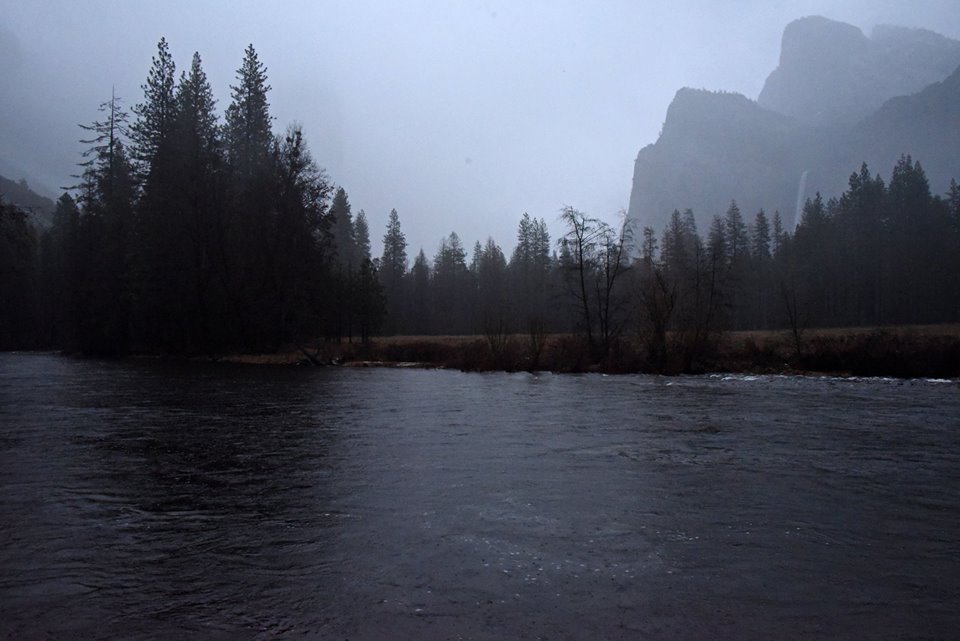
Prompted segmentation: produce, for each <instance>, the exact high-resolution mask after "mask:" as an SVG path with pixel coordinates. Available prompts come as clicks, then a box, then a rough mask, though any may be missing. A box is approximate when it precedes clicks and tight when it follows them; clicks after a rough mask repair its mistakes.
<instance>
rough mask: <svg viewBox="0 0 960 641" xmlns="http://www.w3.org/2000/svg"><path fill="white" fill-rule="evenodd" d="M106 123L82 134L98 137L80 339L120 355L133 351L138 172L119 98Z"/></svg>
mask: <svg viewBox="0 0 960 641" xmlns="http://www.w3.org/2000/svg"><path fill="white" fill-rule="evenodd" d="M100 111H101V112H102V113H105V114H106V118H105V119H104V120H99V121H95V122H94V123H93V124H91V125H86V126H82V127H81V128H82V129H83V130H84V131H86V132H90V133H92V134H93V137H92V138H89V139H86V140H82V141H81V142H82V143H84V144H88V145H90V147H89V148H88V149H87V150H86V151H85V152H84V154H83V155H84V157H85V158H87V160H85V161H84V162H82V163H81V166H82V167H83V168H84V171H83V175H82V183H81V185H80V187H79V189H80V197H79V201H80V204H81V206H82V216H81V218H80V229H79V243H78V245H79V249H78V261H77V262H78V265H79V266H80V274H78V285H77V287H78V291H77V300H78V309H77V316H76V321H77V326H76V329H75V333H76V336H77V341H78V345H79V348H80V349H81V350H82V351H83V352H84V353H88V354H120V353H124V352H126V351H127V350H128V349H129V346H130V323H131V302H132V298H133V289H134V288H133V286H132V282H133V280H134V274H133V272H132V269H131V260H130V258H131V255H132V253H133V242H132V241H133V238H134V237H133V225H132V222H133V202H134V180H133V170H132V167H131V164H130V161H129V160H128V158H127V153H126V149H125V145H124V144H123V137H124V136H125V134H126V128H125V123H126V121H127V115H126V112H124V111H123V109H122V108H121V106H120V99H119V98H117V97H116V96H113V97H112V98H111V99H110V100H109V101H108V102H105V103H103V104H102V105H100Z"/></svg>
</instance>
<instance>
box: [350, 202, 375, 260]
mask: <svg viewBox="0 0 960 641" xmlns="http://www.w3.org/2000/svg"><path fill="white" fill-rule="evenodd" d="M353 240H354V242H355V243H356V246H357V255H358V256H359V257H360V259H361V260H364V259H371V258H372V257H371V255H370V226H369V225H368V224H367V214H366V212H364V211H363V210H362V209H361V210H360V211H359V212H357V217H356V218H354V220H353Z"/></svg>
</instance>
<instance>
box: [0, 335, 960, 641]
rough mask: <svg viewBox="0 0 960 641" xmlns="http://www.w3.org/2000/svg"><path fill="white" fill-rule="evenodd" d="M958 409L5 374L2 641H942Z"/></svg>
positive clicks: (84, 364)
mask: <svg viewBox="0 0 960 641" xmlns="http://www.w3.org/2000/svg"><path fill="white" fill-rule="evenodd" d="M958 428H960V384H958V383H957V382H956V381H935V380H913V381H901V380H878V379H861V380H851V379H837V378H800V377H751V376H709V377H686V378H684V377H681V378H660V377H651V376H618V377H606V376H600V375H584V376H573V375H550V374H536V375H534V374H502V373H495V374H466V373H460V372H454V371H434V370H397V369H348V368H327V369H311V368H295V367H288V368H274V367H266V366H238V365H216V364H191V363H179V364H176V363H164V362H149V361H123V362H101V361H84V360H73V359H69V358H64V357H61V356H57V355H43V354H0V638H2V639H80V638H83V639H118V638H120V639H148V638H150V639H153V638H163V639H175V638H176V639H192V638H197V639H277V638H306V639H354V640H356V639H621V638H622V639H726V638H729V639H941V638H943V639H948V638H956V635H957V634H958V633H960V632H958V631H960V429H958Z"/></svg>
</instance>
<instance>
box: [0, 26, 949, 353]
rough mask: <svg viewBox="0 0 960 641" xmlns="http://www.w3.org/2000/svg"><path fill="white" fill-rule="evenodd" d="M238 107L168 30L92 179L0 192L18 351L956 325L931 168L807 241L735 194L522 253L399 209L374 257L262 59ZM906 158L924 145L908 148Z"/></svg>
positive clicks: (614, 347)
mask: <svg viewBox="0 0 960 641" xmlns="http://www.w3.org/2000/svg"><path fill="white" fill-rule="evenodd" d="M231 90H232V91H231V102H230V104H229V105H228V106H227V107H226V109H225V112H224V115H223V118H222V119H221V117H220V115H219V114H218V112H217V105H216V104H215V101H214V98H213V92H212V90H211V86H210V83H209V81H208V79H207V77H206V74H205V73H204V71H203V67H202V62H201V59H200V56H199V55H198V54H194V56H193V60H192V61H191V64H190V67H189V70H188V71H185V72H182V73H180V75H179V76H177V74H176V68H175V64H174V61H173V59H172V57H171V55H170V53H169V49H168V45H167V43H166V41H165V40H161V41H160V43H159V45H158V50H157V54H156V55H155V56H154V58H153V60H152V64H151V67H150V69H149V74H148V77H147V79H146V82H145V84H144V85H143V91H144V97H143V101H142V102H140V103H138V104H137V105H135V106H134V107H133V108H132V110H130V111H129V112H128V111H127V110H126V109H125V108H124V106H123V104H122V101H121V100H120V99H119V98H117V97H115V96H112V97H111V98H110V100H108V101H107V102H105V103H104V104H103V105H101V107H100V113H101V117H100V118H99V119H98V120H97V121H95V122H93V123H91V124H89V125H87V126H85V127H84V128H83V129H84V139H83V142H84V143H85V144H86V145H87V151H86V153H85V156H84V160H83V162H82V164H81V165H80V168H81V172H80V175H79V176H78V184H77V185H76V187H74V188H72V189H71V190H69V191H68V192H66V193H64V194H63V195H62V196H61V197H60V199H59V200H58V201H57V203H56V210H55V213H54V216H53V220H52V223H51V225H50V226H49V227H43V228H40V227H37V226H34V225H33V224H32V222H31V219H30V216H29V213H28V212H26V211H23V210H21V209H19V208H18V207H16V206H14V205H12V204H10V203H8V202H5V201H3V200H0V301H3V304H2V306H0V349H61V350H64V351H66V352H69V353H77V354H85V355H100V356H115V355H125V354H162V355H217V354H224V353H230V352H269V351H276V350H281V349H290V348H295V349H299V350H302V351H305V352H306V351H307V350H308V349H314V348H315V346H316V345H318V344H321V343H344V342H346V343H353V342H356V343H359V344H361V345H363V344H367V343H368V342H369V341H370V340H371V338H372V337H375V336H387V335H478V336H485V337H487V339H488V341H490V343H491V344H494V343H495V342H496V341H502V340H505V338H504V337H507V336H510V335H517V334H519V335H523V336H526V337H528V339H529V341H530V344H531V345H537V344H539V345H540V346H541V347H542V342H543V337H544V336H546V335H550V334H564V335H569V336H570V337H572V338H571V340H576V341H577V342H578V344H579V345H580V346H581V348H582V349H580V350H579V352H578V354H579V355H578V358H581V359H582V358H586V359H587V360H588V361H590V362H593V363H605V362H611V361H613V360H617V359H618V358H621V356H622V354H624V353H626V352H628V351H629V353H630V354H631V355H633V357H634V358H637V359H639V361H640V362H641V364H640V365H638V366H637V368H639V369H646V370H650V371H662V370H675V371H696V370H697V369H698V363H701V362H702V361H703V360H704V359H705V358H706V357H708V355H709V354H710V353H711V352H712V351H713V350H715V349H716V346H717V344H718V341H719V338H720V337H721V336H722V334H723V332H726V331H729V330H745V329H749V330H768V329H782V330H788V331H789V332H790V333H791V335H792V336H793V337H794V338H795V340H796V349H797V352H798V353H799V352H800V351H801V336H802V334H803V332H805V331H806V330H809V329H812V328H817V327H883V326H901V325H920V324H937V323H955V322H957V321H958V320H960V187H958V185H957V183H956V181H953V182H951V185H950V189H949V191H948V192H947V193H946V194H942V195H941V194H933V193H931V188H930V185H929V183H928V181H927V178H926V176H925V173H924V170H923V168H922V166H921V164H920V162H918V161H916V160H914V159H913V158H911V157H910V156H909V155H904V156H902V157H901V159H900V161H899V162H898V163H897V165H896V166H895V167H894V168H893V169H892V174H891V175H890V177H889V180H888V181H885V180H884V178H883V177H881V175H880V174H874V173H872V169H871V168H868V167H867V166H866V165H864V166H862V167H860V168H859V169H857V170H855V171H854V172H853V173H852V174H851V175H850V178H849V181H848V188H847V190H846V191H845V192H844V193H843V194H842V195H841V196H840V197H838V198H832V199H829V200H826V201H825V200H824V199H823V198H822V197H821V196H820V195H819V194H818V195H817V196H815V197H814V198H811V199H809V200H807V201H806V204H805V206H804V207H803V212H802V218H801V220H800V221H799V223H798V225H797V227H796V229H795V230H791V229H784V226H783V224H782V222H781V216H780V214H779V212H773V213H772V214H769V215H768V213H767V212H764V211H762V210H761V211H758V212H755V213H750V214H745V213H744V212H741V211H740V209H739V208H738V207H737V205H736V203H735V202H731V204H730V206H729V208H728V209H727V210H726V212H725V213H724V214H722V215H717V216H715V217H714V218H713V222H712V224H711V225H710V227H709V229H706V230H698V229H697V226H696V222H695V218H694V215H693V212H692V211H690V210H687V211H684V212H680V211H675V212H673V214H672V216H671V217H670V221H669V223H668V225H667V226H666V228H665V229H663V230H653V229H649V228H646V229H643V230H633V229H631V227H630V226H629V225H628V224H627V223H626V221H625V220H621V222H620V223H619V224H617V225H611V224H610V223H608V222H605V221H604V220H602V219H601V218H599V217H594V216H591V215H589V214H586V213H583V212H581V211H578V210H577V209H575V208H572V207H566V208H564V209H563V210H562V211H561V212H560V214H559V218H558V222H559V225H560V230H561V235H560V237H559V238H556V239H552V238H551V237H550V234H549V232H548V229H547V224H546V221H545V220H544V218H539V219H538V218H536V217H533V216H530V215H528V214H523V215H522V217H521V218H520V220H519V223H518V228H517V236H516V245H515V247H514V249H513V250H512V252H510V253H509V256H508V255H507V254H506V253H505V252H504V251H503V249H502V248H501V246H500V245H498V244H497V242H496V241H494V239H492V238H488V239H486V240H485V242H480V241H477V242H476V243H475V244H474V245H473V247H472V250H471V251H470V252H469V253H468V251H467V248H466V246H465V245H464V244H463V242H462V240H461V239H460V237H459V236H458V235H457V234H456V232H450V233H449V234H448V235H445V236H444V237H443V238H442V239H441V240H440V243H439V248H438V250H437V251H436V253H435V254H434V255H433V256H428V255H426V254H425V252H424V251H423V250H422V249H421V250H420V251H419V252H418V253H417V254H416V255H415V256H412V259H411V256H410V255H409V254H408V249H409V248H408V246H407V243H406V240H405V237H404V234H403V231H402V227H401V221H400V217H399V214H398V213H397V212H396V211H395V210H394V211H392V212H390V216H389V221H388V224H387V227H386V229H385V230H384V235H383V253H382V255H381V256H379V257H373V256H371V246H370V233H371V230H370V229H369V227H368V224H367V219H366V214H365V212H363V211H362V210H360V211H358V212H356V214H354V213H353V212H352V210H351V205H350V202H349V196H348V194H347V192H346V191H345V190H344V189H343V188H341V187H338V186H336V185H335V183H334V182H333V181H332V180H331V179H330V177H329V176H328V175H327V174H326V173H325V172H324V171H323V170H322V169H320V168H318V167H317V166H316V164H315V163H314V161H313V159H312V157H311V153H310V151H309V148H308V145H307V143H306V141H305V138H304V136H303V133H302V132H301V130H300V129H299V128H298V127H297V126H291V127H289V128H287V129H286V131H285V132H284V133H283V134H281V135H275V134H274V133H273V126H272V125H273V119H272V117H271V115H270V110H269V101H268V93H269V91H270V86H269V84H268V82H267V76H266V70H265V68H264V66H263V65H262V63H261V62H260V61H259V59H258V57H257V53H256V51H255V50H254V48H253V47H252V46H250V47H248V48H247V50H246V52H245V54H244V58H243V61H242V65H241V66H240V68H239V70H238V71H237V77H236V85H235V86H231ZM904 151H905V154H906V152H907V150H904Z"/></svg>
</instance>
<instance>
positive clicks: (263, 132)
mask: <svg viewBox="0 0 960 641" xmlns="http://www.w3.org/2000/svg"><path fill="white" fill-rule="evenodd" d="M230 89H231V94H230V97H231V102H230V105H229V106H228V107H227V122H226V130H225V131H226V142H227V155H228V158H229V160H230V165H231V167H232V168H233V171H234V173H235V175H236V176H237V178H238V179H239V180H240V181H248V180H252V179H254V178H255V177H256V176H257V175H258V174H259V172H260V171H261V170H262V169H263V167H264V165H267V164H268V163H269V159H270V155H271V153H270V152H271V150H272V147H273V133H272V127H271V122H272V119H271V117H270V103H269V102H268V101H267V93H268V92H269V91H270V85H268V84H267V68H266V67H265V66H264V65H263V63H261V62H260V59H259V58H258V57H257V52H256V50H255V49H254V48H253V45H249V46H247V48H246V50H245V51H244V56H243V63H242V64H241V66H240V69H238V70H237V84H236V85H231V86H230Z"/></svg>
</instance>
